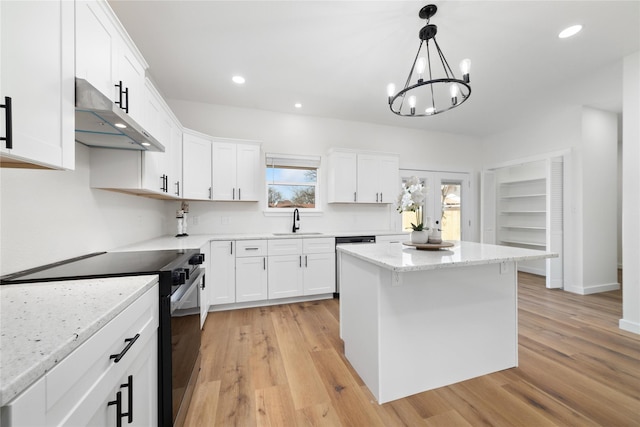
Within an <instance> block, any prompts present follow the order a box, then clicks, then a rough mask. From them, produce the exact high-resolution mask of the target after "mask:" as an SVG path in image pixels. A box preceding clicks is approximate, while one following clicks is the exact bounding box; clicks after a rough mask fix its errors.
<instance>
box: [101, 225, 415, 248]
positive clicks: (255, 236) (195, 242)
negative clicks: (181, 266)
mask: <svg viewBox="0 0 640 427" xmlns="http://www.w3.org/2000/svg"><path fill="white" fill-rule="evenodd" d="M397 234H406V235H407V240H409V233H403V232H401V231H389V230H386V231H381V230H373V231H372V230H369V231H327V232H321V233H319V234H316V233H313V234H305V232H298V233H277V234H274V233H246V234H241V233H229V234H194V235H189V236H185V237H175V236H162V237H158V238H155V239H151V240H145V241H143V242H138V243H133V244H131V245H126V246H121V247H119V248H115V249H112V250H111V251H110V252H125V251H154V250H165V249H199V248H201V247H202V246H203V245H204V244H205V243H207V242H209V241H211V240H266V239H300V238H315V237H348V236H392V235H397Z"/></svg>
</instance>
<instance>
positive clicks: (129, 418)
mask: <svg viewBox="0 0 640 427" xmlns="http://www.w3.org/2000/svg"><path fill="white" fill-rule="evenodd" d="M120 388H128V389H129V398H128V399H127V401H128V403H129V411H128V412H123V413H122V416H123V417H127V423H128V424H131V423H132V422H133V375H129V377H128V378H127V383H126V384H120ZM121 409H122V408H121Z"/></svg>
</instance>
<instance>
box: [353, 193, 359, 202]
mask: <svg viewBox="0 0 640 427" xmlns="http://www.w3.org/2000/svg"><path fill="white" fill-rule="evenodd" d="M353 201H354V202H357V201H358V199H357V198H356V192H355V191H354V192H353Z"/></svg>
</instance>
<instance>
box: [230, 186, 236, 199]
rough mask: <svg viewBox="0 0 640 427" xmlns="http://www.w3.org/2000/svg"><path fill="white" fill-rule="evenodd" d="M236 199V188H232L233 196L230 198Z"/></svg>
mask: <svg viewBox="0 0 640 427" xmlns="http://www.w3.org/2000/svg"><path fill="white" fill-rule="evenodd" d="M235 199H236V189H235V188H234V189H233V196H231V200H235Z"/></svg>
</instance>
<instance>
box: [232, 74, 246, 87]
mask: <svg viewBox="0 0 640 427" xmlns="http://www.w3.org/2000/svg"><path fill="white" fill-rule="evenodd" d="M231 80H233V82H234V83H235V84H238V85H241V84H244V81H245V80H244V77H242V76H233V78H232V79H231Z"/></svg>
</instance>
